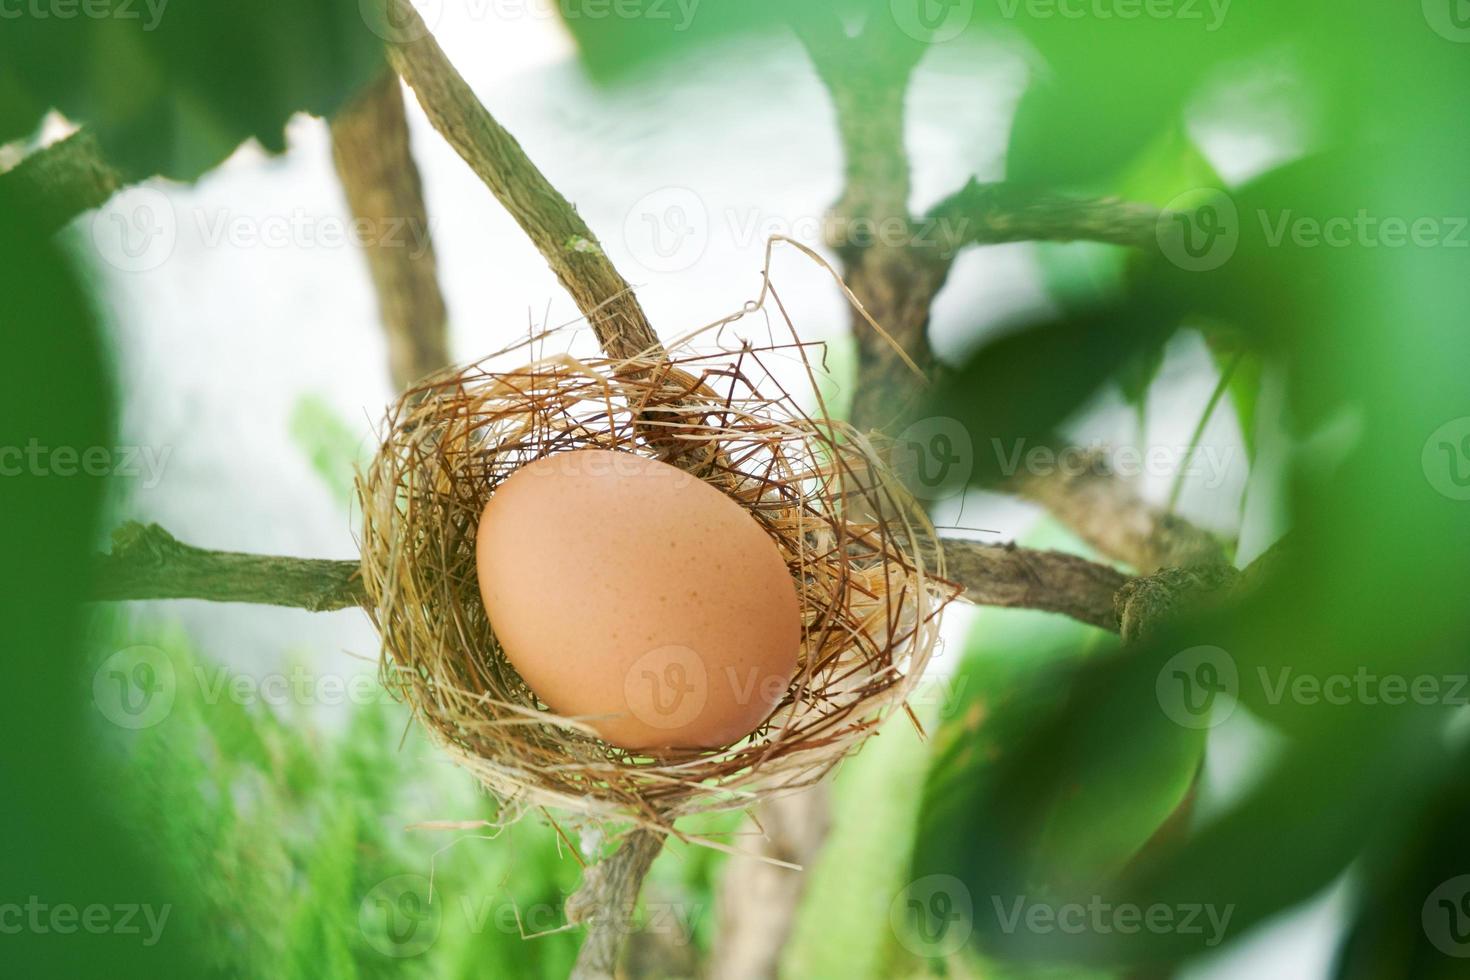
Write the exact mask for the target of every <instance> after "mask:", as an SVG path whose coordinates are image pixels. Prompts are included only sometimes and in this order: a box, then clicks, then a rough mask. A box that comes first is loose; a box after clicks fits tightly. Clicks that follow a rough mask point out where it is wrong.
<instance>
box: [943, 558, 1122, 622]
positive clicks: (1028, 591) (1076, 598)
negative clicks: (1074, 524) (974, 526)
mask: <svg viewBox="0 0 1470 980" xmlns="http://www.w3.org/2000/svg"><path fill="white" fill-rule="evenodd" d="M944 561H945V565H946V568H947V571H948V574H949V576H950V577H951V578H953V579H954V580H955V581H957V582H959V583H960V584H961V585H963V586H964V587H965V594H964V595H963V596H962V597H961V598H963V599H965V600H967V601H969V602H973V603H975V604H976V605H980V606H1003V607H1007V608H1011V609H1040V610H1045V611H1046V612H1054V613H1061V614H1062V615H1064V616H1070V617H1072V618H1073V619H1076V620H1079V621H1081V622H1084V623H1087V624H1088V625H1090V626H1098V627H1101V628H1102V629H1105V630H1111V631H1112V632H1114V633H1116V632H1118V613H1117V610H1116V608H1115V598H1116V596H1117V595H1118V593H1119V591H1120V590H1122V589H1123V588H1124V587H1125V586H1126V585H1127V584H1128V583H1129V577H1128V576H1127V575H1124V574H1123V573H1122V572H1120V571H1118V570H1117V569H1116V568H1113V567H1111V566H1109V565H1100V564H1098V563H1097V562H1094V561H1088V560H1087V559H1086V558H1082V557H1080V556H1078V555H1069V554H1067V553H1065V552H1061V551H1033V550H1031V549H1028V548H1020V547H1017V546H1016V545H1014V544H1004V545H994V544H984V543H982V542H979V541H965V540H957V539H945V541H944Z"/></svg>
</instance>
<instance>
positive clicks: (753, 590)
mask: <svg viewBox="0 0 1470 980" xmlns="http://www.w3.org/2000/svg"><path fill="white" fill-rule="evenodd" d="M476 561H477V565H478V569H479V576H480V595H481V597H482V598H483V599H484V601H485V610H486V612H487V613H488V614H489V617H490V624H491V626H492V628H493V629H494V631H495V635H496V637H497V638H498V639H499V641H500V644H501V647H502V648H503V649H504V651H505V655H506V657H507V658H509V660H510V662H511V663H512V664H513V665H514V666H515V668H516V670H517V671H519V672H520V674H521V677H522V678H524V679H525V681H526V683H527V684H529V685H530V687H531V690H532V691H534V692H535V693H536V695H537V696H538V697H539V698H540V699H541V700H542V701H543V702H545V703H546V704H547V705H548V706H549V707H550V708H551V709H552V710H553V711H555V712H557V713H558V714H561V715H565V716H568V717H574V718H578V719H580V720H583V721H585V722H587V723H588V724H590V725H591V726H592V727H593V728H595V729H596V730H597V732H598V733H599V734H600V735H601V736H602V737H603V738H604V739H606V740H607V741H609V742H611V743H613V744H614V745H619V746H622V747H624V748H628V749H645V750H656V749H662V748H672V749H712V748H719V747H722V746H726V745H729V744H732V743H734V742H736V741H739V740H740V739H741V738H743V737H744V736H746V735H748V734H750V732H751V731H752V730H753V729H755V728H756V727H757V726H758V725H760V724H761V722H763V721H765V720H766V718H768V717H769V716H770V714H771V712H772V710H773V709H774V708H775V707H776V705H777V703H778V702H779V701H780V700H781V698H782V696H783V695H784V694H785V692H786V689H787V687H788V685H789V684H790V682H791V679H792V676H793V674H794V673H795V671H796V662H797V653H798V649H799V647H800V645H801V609H800V605H799V602H798V599H797V594H796V586H795V583H794V582H793V581H792V578H791V574H790V573H789V572H788V571H787V568H786V563H785V561H784V560H783V559H782V557H781V553H780V551H779V550H778V549H777V547H776V544H775V542H774V541H773V540H772V539H771V537H770V536H769V535H768V534H767V533H766V532H765V530H764V529H763V528H762V527H761V526H760V525H759V524H758V523H756V521H755V519H754V518H752V517H751V516H750V515H749V514H748V513H746V512H745V510H744V509H742V508H741V507H740V505H739V504H737V503H735V502H734V501H733V500H731V499H730V498H729V497H727V496H725V495H724V494H723V493H721V492H720V491H719V490H717V489H715V488H714V487H712V486H710V485H708V484H707V483H704V482H703V481H701V480H699V479H696V478H695V477H692V476H690V475H689V474H687V473H685V472H684V471H682V470H680V469H677V468H675V467H673V466H670V465H668V464H666V463H661V462H658V461H656V460H651V459H645V458H643V457H641V456H635V455H633V454H631V453H619V452H610V451H605V450H590V449H588V450H577V451H575V452H569V453H562V454H559V455H555V456H548V457H546V458H545V459H541V460H537V461H536V462H534V463H531V464H529V465H527V466H524V467H522V468H521V469H519V470H517V471H516V472H515V473H513V474H512V475H511V476H510V477H509V478H507V479H506V480H505V481H504V482H503V483H502V484H501V485H500V486H499V488H498V489H496V491H495V493H494V495H493V496H492V497H491V498H490V501H489V503H488V504H486V506H485V510H484V513H483V514H482V516H481V518H480V527H479V532H478V535H477V538H476Z"/></svg>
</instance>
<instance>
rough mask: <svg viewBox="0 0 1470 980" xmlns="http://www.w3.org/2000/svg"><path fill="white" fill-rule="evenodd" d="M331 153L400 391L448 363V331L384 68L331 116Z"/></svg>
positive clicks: (403, 124) (399, 99)
mask: <svg viewBox="0 0 1470 980" xmlns="http://www.w3.org/2000/svg"><path fill="white" fill-rule="evenodd" d="M332 158H333V160H334V162H335V163H336V166H337V176H338V179H339V180H340V182H341V184H342V189H343V191H344V192H345V193H346V195H347V203H348V206H349V207H350V208H351V209H352V216H353V217H354V218H355V219H356V220H357V221H358V223H359V225H360V226H361V227H363V228H364V229H366V234H365V235H364V236H363V251H364V253H365V255H366V257H367V263H368V272H369V274H370V275H371V277H372V281H373V287H374V289H375V290H376V292H377V296H378V309H379V312H380V314H381V317H382V320H383V328H384V330H385V332H386V333H387V337H388V365H389V371H390V372H391V374H392V377H393V387H394V389H395V390H397V391H404V390H406V389H408V388H410V387H412V386H413V384H414V383H415V382H417V381H420V380H422V379H423V378H425V377H427V376H429V375H430V374H433V373H434V372H436V371H439V370H441V369H443V368H444V367H447V366H448V364H449V330H448V314H447V313H446V311H445V307H444V295H443V292H442V291H441V290H440V288H439V276H438V269H437V262H436V259H435V256H434V242H433V236H432V234H431V231H430V226H429V213H428V208H427V206H426V205H425V204H424V191H423V184H422V181H421V180H420V179H419V169H418V166H417V164H415V163H414V159H413V153H412V150H411V148H410V146H409V136H408V120H407V118H406V116H405V114H404V111H403V90H402V87H401V86H400V84H399V81H398V75H397V74H395V73H394V72H391V71H385V72H383V74H382V75H381V76H379V77H378V79H377V80H375V81H374V82H373V83H372V84H370V85H369V86H368V87H367V88H366V89H364V90H363V91H362V93H360V94H359V95H358V97H357V98H356V99H354V100H353V101H352V102H351V103H350V104H349V105H348V106H347V107H346V108H345V109H343V110H342V111H341V112H340V113H339V114H338V115H337V117H336V118H335V119H333V120H332Z"/></svg>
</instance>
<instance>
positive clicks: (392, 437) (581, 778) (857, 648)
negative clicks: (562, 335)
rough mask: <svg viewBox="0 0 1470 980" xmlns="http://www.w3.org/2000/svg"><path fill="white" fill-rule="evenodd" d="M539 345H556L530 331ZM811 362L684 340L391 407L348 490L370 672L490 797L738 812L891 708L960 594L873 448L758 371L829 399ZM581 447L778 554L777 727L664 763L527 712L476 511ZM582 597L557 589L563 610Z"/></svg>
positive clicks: (598, 817) (534, 709)
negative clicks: (783, 368) (525, 469)
mask: <svg viewBox="0 0 1470 980" xmlns="http://www.w3.org/2000/svg"><path fill="white" fill-rule="evenodd" d="M751 308H753V305H752V307H748V308H747V311H749V309H751ZM547 336H556V335H555V334H551V335H542V337H541V338H537V339H540V340H543V341H544V340H545V338H546V337H547ZM504 353H505V352H502V354H504ZM808 354H809V348H808V347H807V345H804V344H801V343H799V342H796V343H792V344H788V345H784V346H776V345H774V344H772V345H770V346H767V347H763V348H755V347H751V346H750V345H749V344H741V345H740V346H739V347H738V349H734V350H719V351H717V352H715V353H697V352H695V351H693V350H692V349H691V348H690V346H689V345H688V344H687V342H686V343H681V344H680V345H678V346H676V347H674V348H672V349H671V350H670V351H669V352H668V354H667V358H665V357H664V356H662V352H661V355H660V356H659V357H658V358H657V359H654V358H649V359H647V360H619V361H614V360H607V359H592V360H579V359H576V358H573V357H571V356H569V355H560V356H549V357H542V358H540V359H537V360H534V361H533V362H532V363H530V364H528V365H526V366H525V367H522V368H520V369H518V370H511V371H492V370H490V369H489V367H488V363H487V362H480V363H479V364H476V365H472V366H470V367H468V368H465V369H463V370H460V371H457V372H453V373H448V374H444V375H440V376H437V377H435V378H432V379H430V380H429V381H428V382H426V383H425V384H424V385H423V386H421V387H420V388H418V389H416V390H415V391H412V392H409V393H408V394H407V395H405V397H404V398H403V399H402V400H401V401H400V402H399V403H398V404H397V406H396V407H395V408H394V409H393V410H392V411H391V413H390V415H389V417H388V419H387V421H386V424H385V427H384V430H383V436H382V445H381V448H380V449H379V450H378V452H377V455H376V457H375V459H374V460H373V462H372V463H371V465H370V466H369V468H368V469H367V471H366V472H365V473H364V474H362V475H361V476H360V477H359V480H358V492H359V495H360V498H361V505H362V511H363V522H362V542H361V543H362V560H363V575H364V578H365V582H366V587H367V593H368V597H369V603H368V608H369V610H370V613H371V615H372V617H373V620H374V622H375V623H376V625H377V627H378V629H379V631H380V632H381V635H382V641H383V657H382V676H383V681H384V682H385V684H386V685H387V686H388V688H389V689H390V690H391V691H393V692H394V693H395V694H396V695H397V696H399V697H401V698H402V699H403V700H404V701H406V702H407V703H408V704H409V705H410V706H411V708H412V710H413V712H414V714H415V715H416V716H417V718H418V719H419V721H421V722H422V723H423V724H424V725H425V727H426V728H427V730H428V731H429V732H430V734H431V735H432V737H433V738H434V739H435V741H437V742H438V743H439V744H440V745H441V746H442V747H443V748H444V749H445V750H446V751H447V752H448V753H449V754H450V756H451V757H452V758H453V759H454V760H455V761H456V762H458V763H459V764H460V765H462V766H464V767H465V768H466V769H468V770H469V771H470V772H472V773H473V774H474V775H475V776H476V777H477V778H478V779H479V780H480V781H481V782H482V783H483V784H484V785H485V787H487V788H488V789H489V790H490V791H491V792H492V793H493V794H494V795H495V796H496V797H497V798H498V799H499V800H500V801H501V802H502V804H503V805H504V807H503V815H504V818H505V819H513V818H514V817H515V816H518V815H519V814H520V813H522V812H524V810H525V809H526V808H527V807H531V806H552V807H558V808H563V809H566V810H569V811H571V812H572V813H574V814H579V815H581V816H583V817H585V818H588V819H589V820H592V821H606V820H619V821H626V820H632V821H635V822H638V823H641V824H644V825H648V826H658V827H669V826H670V825H671V824H672V821H673V820H674V819H675V818H676V817H679V816H682V815H685V814H689V813H695V812H700V811H710V810H719V809H730V808H745V807H748V806H749V805H751V804H752V803H753V802H755V801H756V800H757V799H759V798H760V797H762V796H765V795H769V794H774V793H779V792H786V791H790V790H794V789H796V788H799V787H802V786H806V785H809V784H811V783H813V782H815V781H816V780H818V779H820V778H821V777H822V776H823V775H825V774H826V773H827V771H828V770H829V769H831V767H832V766H834V765H835V764H836V763H837V762H838V761H839V760H840V759H841V758H842V757H843V756H845V755H847V754H848V753H850V752H852V751H853V750H855V749H856V748H857V747H858V746H859V745H860V744H861V743H862V741H863V740H864V739H865V738H866V737H867V736H868V735H869V734H871V733H872V732H873V730H874V729H875V727H876V726H877V725H878V724H879V722H880V721H881V720H882V719H883V718H884V717H886V716H887V715H888V714H890V713H891V712H892V711H893V710H894V709H896V708H899V707H900V706H902V705H903V704H904V701H905V699H906V697H907V695H908V694H909V692H910V691H911V689H912V688H913V686H914V684H915V683H916V682H917V680H918V678H919V677H920V675H921V674H922V672H923V670H924V666H925V664H926V663H927V662H928V660H929V656H930V653H931V651H932V650H933V648H934V646H935V643H936V640H937V633H938V622H939V613H940V611H941V609H942V608H943V606H944V605H945V604H946V603H947V602H948V601H949V600H950V599H951V598H952V597H953V596H954V594H955V590H954V588H953V586H952V585H951V584H950V583H948V582H947V581H945V580H944V578H943V575H944V568H943V559H942V554H941V552H940V549H939V548H938V546H937V543H936V539H935V535H934V530H933V527H932V526H931V525H930V523H929V521H928V519H927V517H926V516H925V514H924V512H923V510H922V509H921V508H920V507H919V506H918V505H917V504H916V503H915V502H914V500H913V498H912V497H911V496H910V495H909V494H908V493H907V492H906V491H905V489H904V488H903V486H902V485H901V484H900V482H899V481H898V479H897V478H896V477H895V476H894V475H893V473H892V471H891V470H890V469H889V467H888V465H887V463H886V461H885V460H884V458H883V455H882V451H881V448H880V447H876V446H875V445H874V444H873V443H872V442H871V441H870V440H868V439H867V438H865V437H864V436H863V435H861V434H860V433H858V432H856V431H855V430H853V429H852V428H851V427H849V426H847V425H846V424H843V423H840V422H834V421H831V420H829V419H826V418H812V417H810V416H808V415H807V414H806V413H805V412H804V411H803V410H802V408H801V407H800V405H799V404H798V401H797V399H796V398H795V397H793V395H792V394H791V393H790V392H788V391H786V390H785V389H784V388H782V387H780V386H778V385H776V383H775V380H774V378H773V376H772V374H771V372H770V371H768V370H767V365H768V363H770V362H771V359H772V358H784V359H787V360H790V359H791V358H792V357H793V355H794V356H795V357H796V358H798V359H799V360H800V362H801V363H802V364H803V365H805V366H806V369H807V370H806V377H807V379H808V380H809V382H810V384H811V386H812V394H813V395H814V396H817V397H816V402H817V404H818V405H821V399H820V397H819V394H818V392H817V389H816V380H815V375H814V373H813V372H812V370H811V367H810V363H809V361H808ZM527 356H528V355H527ZM762 388H764V389H765V390H764V391H763V390H761V389H762ZM591 448H596V449H609V450H616V451H620V452H627V453H636V454H639V455H644V456H649V457H653V458H661V459H664V460H667V461H671V462H675V463H677V464H678V465H681V466H683V467H684V468H686V469H690V470H692V471H693V472H695V473H696V475H698V476H700V477H701V478H702V479H705V480H706V481H708V482H710V483H711V484H713V485H715V486H716V487H718V488H719V489H721V490H722V491H724V492H725V493H727V494H728V495H729V496H730V497H731V498H732V499H734V500H735V501H736V502H737V503H739V504H740V505H741V506H742V507H743V508H745V510H746V511H747V512H748V513H749V514H750V515H751V517H752V518H754V519H755V520H756V521H757V522H759V523H760V525H761V526H762V527H763V528H764V529H765V530H766V531H767V533H769V534H770V536H771V538H772V540H773V541H775V542H776V544H777V546H778V547H779V549H780V551H781V554H782V556H783V557H784V558H785V559H786V563H787V567H788V568H789V569H790V571H791V576H792V578H793V580H794V581H795V583H796V585H797V589H798V592H799V594H800V597H801V604H802V611H803V622H804V636H803V643H802V648H801V655H800V660H799V666H798V670H797V673H796V676H795V678H794V679H793V681H792V683H791V686H790V688H789V689H788V690H787V692H786V694H785V697H784V699H783V700H782V702H781V704H780V705H779V706H778V707H777V709H776V710H775V711H774V713H773V714H772V715H771V717H770V718H768V719H767V720H766V722H765V723H763V724H762V726H761V727H760V728H759V729H757V730H756V731H755V732H754V733H753V734H752V735H751V736H750V737H748V738H746V739H744V740H742V741H741V742H739V743H737V744H735V745H732V746H728V747H726V748H723V749H720V750H718V751H684V752H679V753H662V754H650V753H646V752H633V751H628V750H625V749H620V748H617V747H614V746H612V745H609V744H608V743H606V742H603V741H602V740H600V739H599V738H597V737H596V735H595V734H594V733H593V732H592V730H591V729H590V728H589V727H588V726H587V725H585V724H584V723H581V722H579V721H578V720H576V719H571V718H563V717H558V716H556V715H555V714H553V713H552V712H551V711H550V710H549V709H548V708H547V707H546V706H545V705H544V704H542V703H541V702H539V701H538V700H537V698H536V695H535V694H534V693H533V692H532V691H531V690H530V689H529V688H528V687H527V686H526V684H525V683H524V682H523V681H522V680H521V678H520V677H519V676H518V675H517V673H516V671H515V669H514V668H513V667H512V666H511V665H510V663H509V662H508V661H507V660H506V658H505V656H504V654H503V653H502V651H501V649H500V646H499V645H498V643H497V642H496V639H495V631H494V627H493V624H492V623H490V622H489V621H488V620H487V617H486V614H485V609H484V606H483V605H482V603H481V600H480V593H479V589H478V584H477V581H476V566H475V532H476V526H477V523H478V521H479V517H480V514H481V511H482V510H483V508H484V506H485V503H486V501H487V500H488V499H489V497H490V496H491V495H492V494H493V493H494V492H495V488H496V487H497V486H498V485H499V484H500V482H501V481H502V480H504V479H505V478H506V477H508V476H509V475H510V474H511V473H513V472H515V470H516V469H517V468H519V467H521V466H524V465H526V464H527V463H530V462H532V461H534V460H537V459H540V458H542V457H544V456H549V455H552V454H555V453H563V452H568V451H571V450H576V449H591ZM527 560H533V559H532V557H531V556H528V559H527ZM576 601H577V600H576V597H575V596H569V597H567V602H568V604H569V614H570V615H575V603H576Z"/></svg>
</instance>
